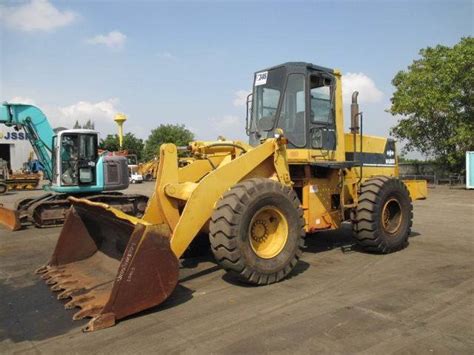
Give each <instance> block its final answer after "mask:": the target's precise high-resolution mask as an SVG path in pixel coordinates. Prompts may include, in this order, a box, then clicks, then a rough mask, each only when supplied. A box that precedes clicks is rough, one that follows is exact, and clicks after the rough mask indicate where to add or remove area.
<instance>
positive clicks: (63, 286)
mask: <svg viewBox="0 0 474 355" xmlns="http://www.w3.org/2000/svg"><path fill="white" fill-rule="evenodd" d="M77 283H78V281H63V282H59V283H57V284H56V285H54V286H52V287H51V291H55V292H57V291H61V290H67V289H70V286H73V285H76V284H77Z"/></svg>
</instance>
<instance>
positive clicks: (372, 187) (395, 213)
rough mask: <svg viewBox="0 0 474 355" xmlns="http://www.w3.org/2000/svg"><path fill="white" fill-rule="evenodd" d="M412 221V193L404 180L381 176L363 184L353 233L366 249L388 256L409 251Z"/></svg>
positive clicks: (354, 219)
mask: <svg viewBox="0 0 474 355" xmlns="http://www.w3.org/2000/svg"><path fill="white" fill-rule="evenodd" d="M412 220H413V205H412V202H411V198H410V193H409V192H408V189H407V187H406V185H405V184H404V183H403V182H402V181H400V180H398V179H394V178H389V177H386V176H377V177H375V178H372V179H370V180H367V181H365V182H364V183H363V184H362V186H361V194H360V196H359V204H358V206H357V209H356V213H355V216H354V218H353V232H354V238H355V239H356V241H357V243H358V244H359V245H360V246H361V247H362V248H363V249H364V250H366V251H369V252H375V253H382V254H387V253H392V252H395V251H397V250H400V249H403V248H405V247H406V246H407V245H408V236H409V235H410V232H411V226H412Z"/></svg>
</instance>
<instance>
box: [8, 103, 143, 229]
mask: <svg viewBox="0 0 474 355" xmlns="http://www.w3.org/2000/svg"><path fill="white" fill-rule="evenodd" d="M0 124H5V125H6V126H9V127H15V128H16V129H18V130H20V129H23V130H24V133H23V134H26V137H27V138H28V140H29V141H30V143H31V145H32V147H33V150H34V151H35V153H36V156H37V157H38V160H39V161H40V162H41V164H42V166H43V168H44V174H45V176H46V178H47V179H48V180H49V181H50V182H51V183H50V184H49V185H47V186H45V188H46V189H47V190H48V191H49V192H48V193H46V194H43V195H41V196H39V197H37V198H24V199H22V200H19V201H17V203H16V206H15V209H14V210H11V209H8V208H6V207H0V223H1V224H3V225H4V226H6V227H7V228H9V229H11V230H17V229H20V228H21V226H22V224H35V225H36V226H37V227H49V226H55V225H60V224H62V223H63V222H64V218H65V214H66V211H67V210H68V209H69V207H70V205H71V203H70V201H69V200H68V199H67V198H68V197H69V196H75V197H84V198H87V199H89V200H90V201H98V202H105V203H108V204H110V205H112V206H115V207H116V208H119V209H121V210H122V211H124V212H126V213H129V214H132V215H138V216H141V215H142V214H143V212H144V210H145V207H146V203H147V201H148V198H147V197H146V196H142V195H125V194H122V193H120V192H118V190H123V189H126V188H127V187H128V168H127V160H126V158H125V157H116V156H108V155H106V154H98V149H97V148H98V133H97V132H96V131H93V130H88V129H71V130H62V131H59V132H55V131H54V130H53V129H52V127H51V125H50V123H49V121H48V119H47V117H46V116H45V115H44V114H43V112H42V111H41V110H40V109H39V108H37V107H35V106H32V105H23V104H9V103H4V104H2V105H1V106H0Z"/></svg>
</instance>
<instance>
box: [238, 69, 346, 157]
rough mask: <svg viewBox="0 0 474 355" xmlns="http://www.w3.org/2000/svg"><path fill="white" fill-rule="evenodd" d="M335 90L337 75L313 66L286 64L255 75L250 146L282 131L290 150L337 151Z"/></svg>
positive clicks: (249, 111) (249, 122)
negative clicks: (279, 129)
mask: <svg viewBox="0 0 474 355" xmlns="http://www.w3.org/2000/svg"><path fill="white" fill-rule="evenodd" d="M335 90H336V76H335V74H334V71H333V70H332V69H328V68H324V67H320V66H316V65H313V64H308V63H285V64H282V65H279V66H276V67H271V68H268V69H264V70H261V71H258V72H256V73H255V77H254V87H253V92H252V94H251V95H250V96H251V97H249V100H248V101H247V102H248V105H251V106H248V108H247V112H248V114H247V117H248V118H247V122H248V124H247V132H248V134H249V141H250V144H251V145H253V146H255V145H257V144H259V143H260V142H261V140H262V139H266V138H271V137H273V136H274V134H275V130H276V129H277V128H281V129H282V130H283V132H285V136H286V138H287V139H288V148H289V149H298V148H306V149H324V150H335V149H336V141H337V140H336V129H335V128H336V120H335ZM249 116H250V119H249Z"/></svg>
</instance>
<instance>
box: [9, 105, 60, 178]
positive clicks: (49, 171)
mask: <svg viewBox="0 0 474 355" xmlns="http://www.w3.org/2000/svg"><path fill="white" fill-rule="evenodd" d="M0 124H4V125H6V126H7V127H15V128H16V129H20V128H23V129H24V131H25V132H26V135H27V138H28V140H29V141H30V143H31V146H32V147H33V150H34V151H35V153H36V156H37V157H38V160H39V161H40V162H41V164H42V165H43V167H44V173H45V175H46V177H47V178H48V180H50V181H51V180H52V178H53V163H52V159H51V154H52V150H53V147H52V145H53V135H54V131H53V129H52V127H51V125H50V123H49V121H48V118H47V117H46V116H45V114H44V113H43V112H42V111H41V110H40V109H39V108H37V107H35V106H32V105H23V104H9V103H3V104H2V105H1V106H0Z"/></svg>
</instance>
